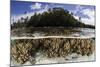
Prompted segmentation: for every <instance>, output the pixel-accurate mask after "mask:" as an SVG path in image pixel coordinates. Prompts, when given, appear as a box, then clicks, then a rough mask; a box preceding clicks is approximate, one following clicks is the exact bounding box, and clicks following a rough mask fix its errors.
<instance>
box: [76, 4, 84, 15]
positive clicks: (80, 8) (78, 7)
mask: <svg viewBox="0 0 100 67" xmlns="http://www.w3.org/2000/svg"><path fill="white" fill-rule="evenodd" d="M83 8H84V7H82V6H80V5H77V6H76V8H75V10H74V14H76V13H78V12H80V10H82V9H83Z"/></svg>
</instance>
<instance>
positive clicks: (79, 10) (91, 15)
mask: <svg viewBox="0 0 100 67" xmlns="http://www.w3.org/2000/svg"><path fill="white" fill-rule="evenodd" d="M73 13H74V14H75V15H77V13H81V14H82V15H86V16H88V18H87V17H81V21H82V22H83V23H85V24H90V25H95V10H93V9H89V8H85V7H83V6H80V5H78V6H76V8H75V10H74V11H73ZM74 17H75V18H76V19H78V16H74Z"/></svg>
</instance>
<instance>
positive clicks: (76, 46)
mask: <svg viewBox="0 0 100 67" xmlns="http://www.w3.org/2000/svg"><path fill="white" fill-rule="evenodd" d="M94 48H95V46H94V39H92V38H87V39H79V38H42V39H21V40H20V39H19V40H13V41H12V44H11V58H13V59H14V60H15V61H16V62H17V63H20V64H24V63H25V62H27V61H29V60H30V57H34V58H35V56H36V53H37V52H39V51H40V52H42V53H43V54H44V56H46V57H48V58H52V57H66V56H67V55H69V54H72V53H76V54H80V55H82V56H84V55H87V56H89V55H91V54H92V53H93V51H94Z"/></svg>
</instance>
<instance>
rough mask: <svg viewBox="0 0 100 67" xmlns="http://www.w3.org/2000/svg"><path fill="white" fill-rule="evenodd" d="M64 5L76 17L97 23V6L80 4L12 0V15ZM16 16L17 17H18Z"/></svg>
mask: <svg viewBox="0 0 100 67" xmlns="http://www.w3.org/2000/svg"><path fill="white" fill-rule="evenodd" d="M54 7H62V8H63V9H65V10H69V11H70V12H73V14H74V16H75V18H77V17H81V18H82V21H83V22H84V23H86V24H92V25H94V24H95V22H94V21H95V18H94V17H95V6H90V5H78V4H58V3H46V2H27V1H14V0H12V1H11V17H15V16H16V17H19V16H25V15H24V13H25V12H27V15H31V14H34V13H35V12H37V13H42V12H44V11H47V10H48V9H49V8H54ZM16 17H15V18H16Z"/></svg>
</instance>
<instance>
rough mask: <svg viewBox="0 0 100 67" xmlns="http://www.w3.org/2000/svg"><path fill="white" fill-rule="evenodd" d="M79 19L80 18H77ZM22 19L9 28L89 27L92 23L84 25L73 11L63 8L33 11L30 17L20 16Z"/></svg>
mask: <svg viewBox="0 0 100 67" xmlns="http://www.w3.org/2000/svg"><path fill="white" fill-rule="evenodd" d="M79 19H81V18H79ZM21 20H24V22H22V21H20V20H19V21H18V22H14V23H13V24H12V25H11V28H22V27H89V28H94V26H92V25H85V24H84V23H82V22H81V21H79V20H77V19H75V18H74V16H73V13H70V12H69V11H68V10H64V9H63V8H53V9H48V11H45V12H43V13H41V14H40V13H39V14H37V13H35V14H34V15H33V16H31V18H28V17H27V18H21Z"/></svg>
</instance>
